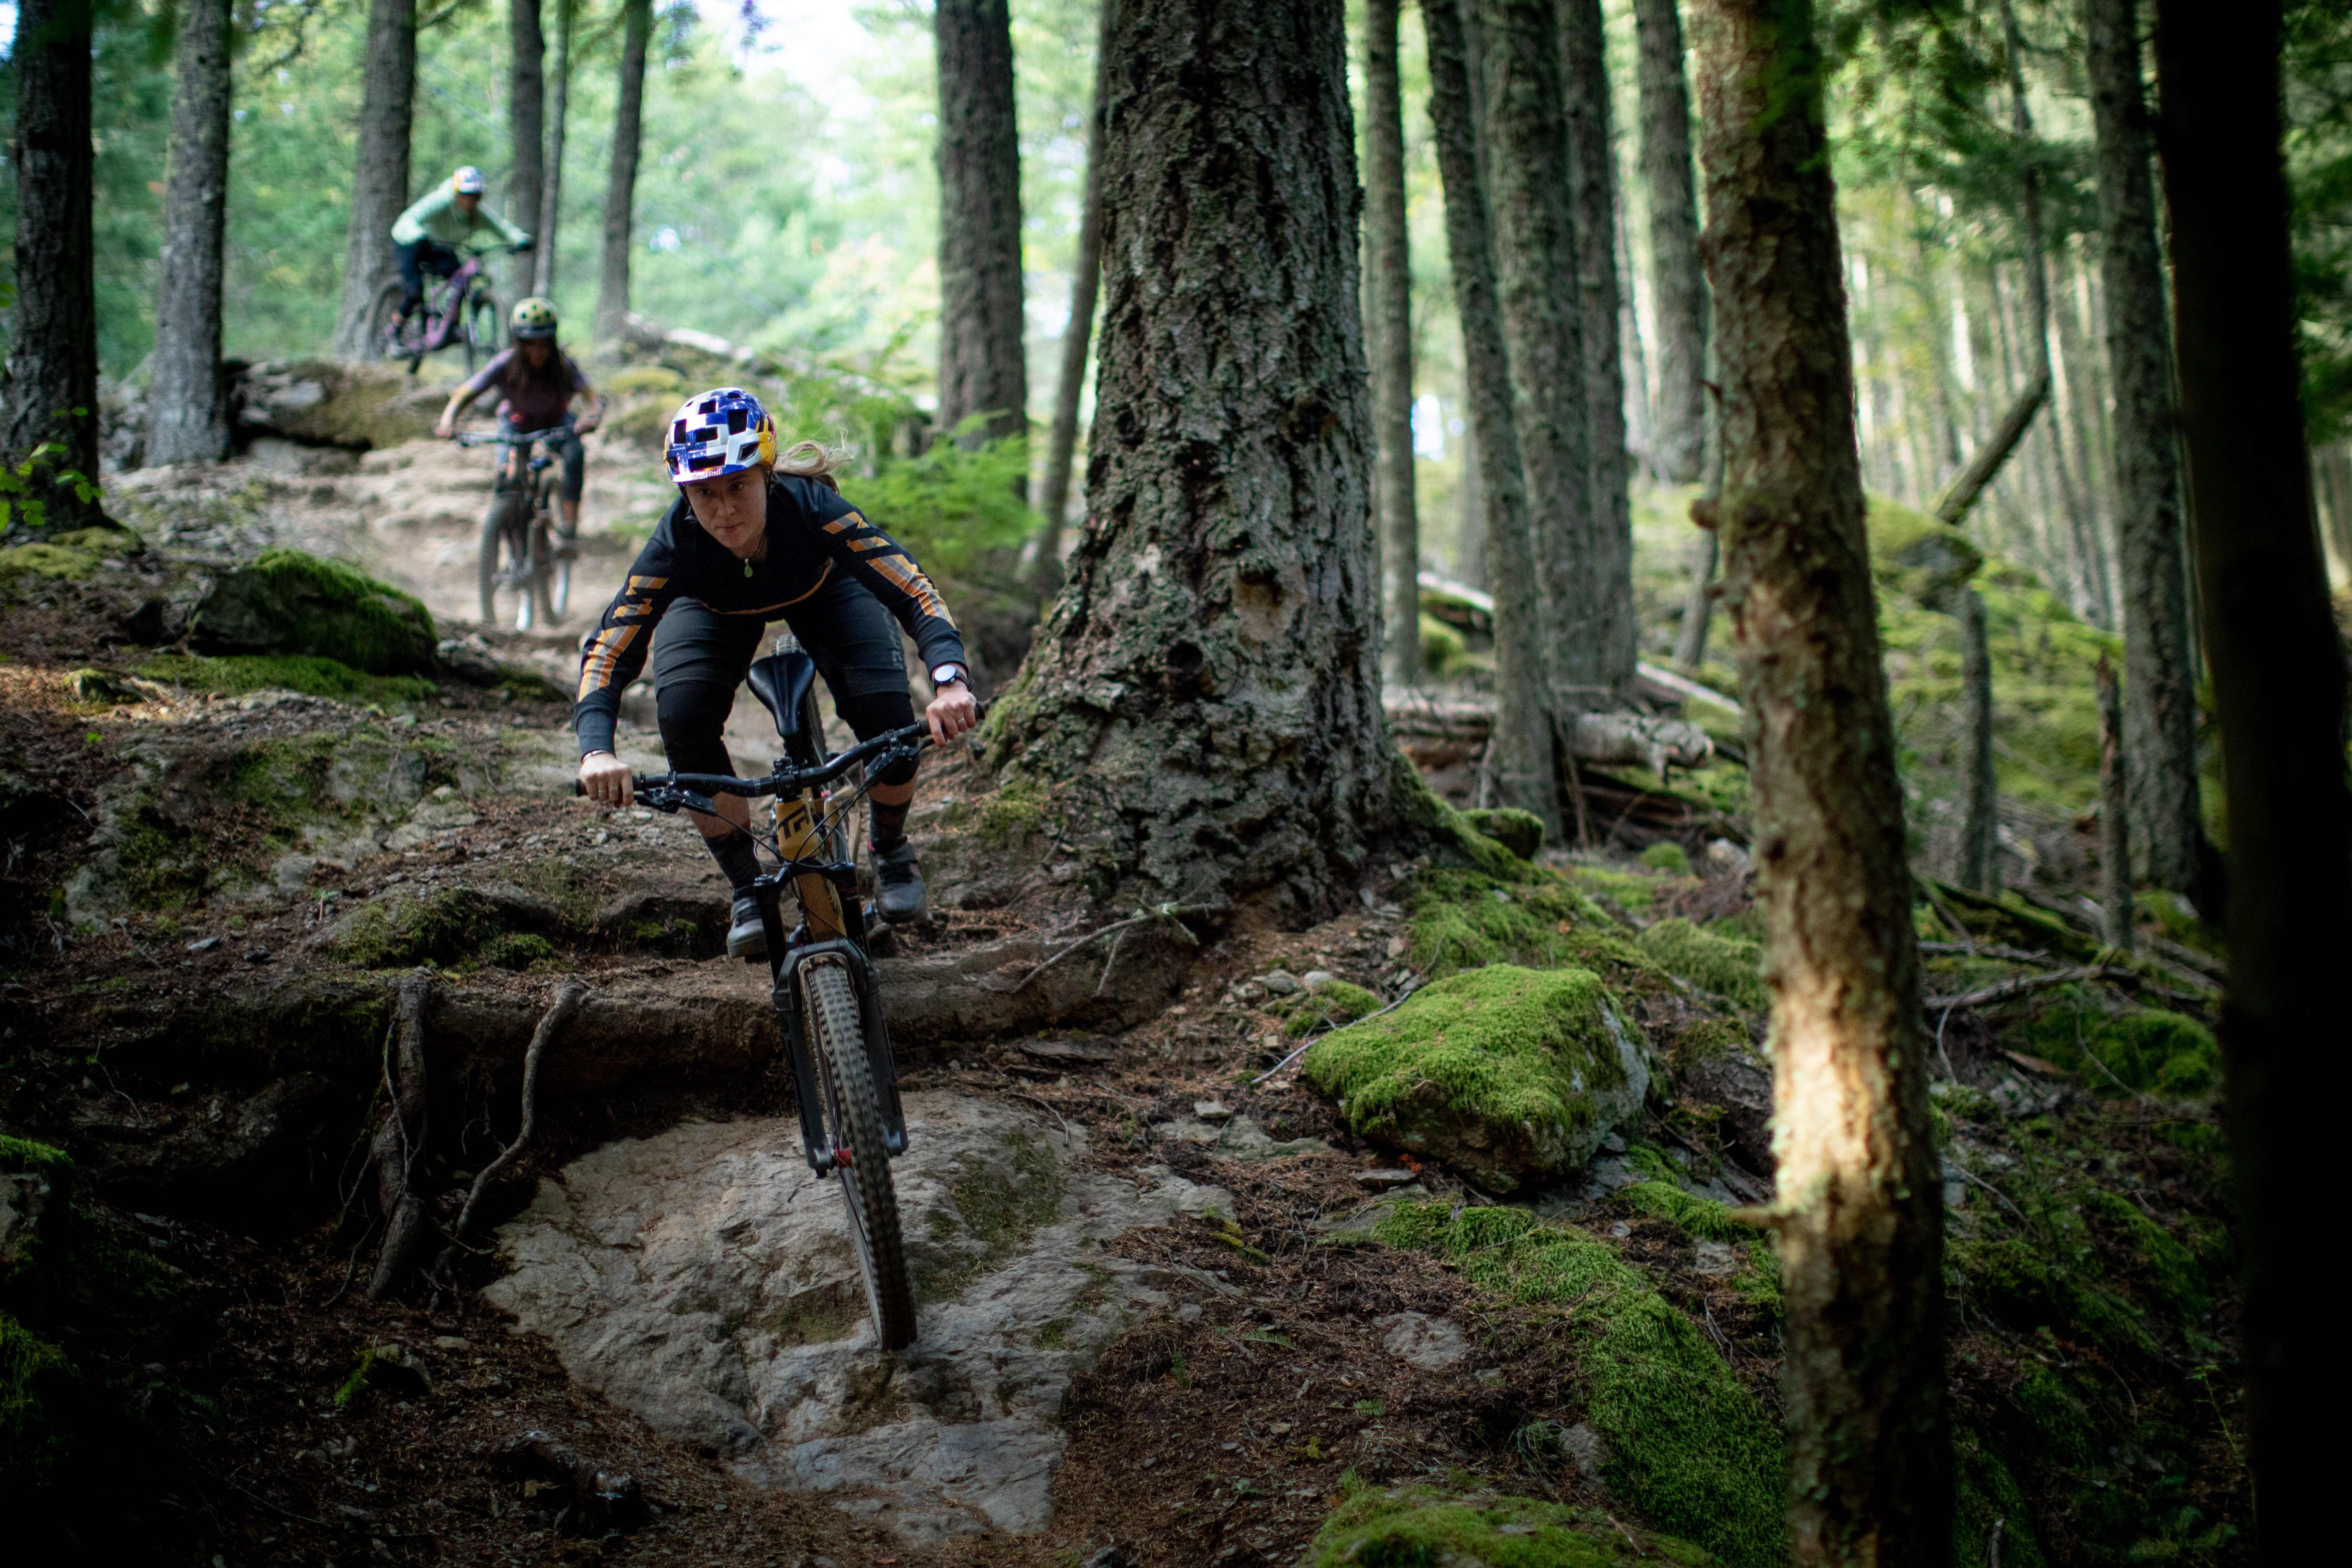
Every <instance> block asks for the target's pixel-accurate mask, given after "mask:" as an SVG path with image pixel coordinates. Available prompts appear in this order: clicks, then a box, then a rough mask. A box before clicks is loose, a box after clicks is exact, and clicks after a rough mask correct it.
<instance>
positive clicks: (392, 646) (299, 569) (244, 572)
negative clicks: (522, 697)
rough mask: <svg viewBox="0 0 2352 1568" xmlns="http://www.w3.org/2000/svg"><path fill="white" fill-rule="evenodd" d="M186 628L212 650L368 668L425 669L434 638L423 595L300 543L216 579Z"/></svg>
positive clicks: (429, 667)
mask: <svg viewBox="0 0 2352 1568" xmlns="http://www.w3.org/2000/svg"><path fill="white" fill-rule="evenodd" d="M189 635H190V637H192V638H193V639H194V641H195V642H196V643H197V644H198V645H199V646H201V647H205V649H206V650H207V651H211V652H223V653H247V654H252V653H275V654H302V655H308V656H310V657H312V658H329V659H333V660H335V661H336V662H338V663H341V664H345V665H349V666H350V667H351V668H353V669H358V670H363V671H365V672H366V673H368V674H370V675H429V674H430V673H432V671H433V668H434V662H435V649H436V646H437V639H436V633H435V631H434V627H433V616H432V615H431V614H430V613H429V612H428V611H427V610H426V609H425V603H424V601H423V600H421V599H419V598H417V597H416V596H415V595H413V594H405V593H403V592H401V591H400V590H399V589H397V588H394V587H392V586H390V585H389V584H383V583H379V582H377V581H376V580H375V579H374V578H373V577H370V576H369V575H368V574H365V573H364V572H360V571H357V570H354V569H353V568H352V567H350V566H346V565H344V564H342V563H341V562H337V561H322V560H320V558H319V557H317V556H315V555H306V554H304V553H303V552H300V551H299V550H272V551H268V552H265V553H264V554H263V555H262V557H261V558H260V559H259V560H258V561H256V562H255V563H253V564H252V565H250V566H247V567H244V568H241V569H240V570H238V571H235V572H231V573H228V574H226V575H224V576H222V577H221V578H219V579H218V580H217V581H215V583H214V584H213V588H212V592H211V593H209V594H207V595H205V600H204V602H203V603H202V604H201V605H197V607H196V613H195V615H194V616H193V617H192V618H191V620H190V622H189Z"/></svg>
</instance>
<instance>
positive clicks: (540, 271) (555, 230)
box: [530, 0, 580, 297]
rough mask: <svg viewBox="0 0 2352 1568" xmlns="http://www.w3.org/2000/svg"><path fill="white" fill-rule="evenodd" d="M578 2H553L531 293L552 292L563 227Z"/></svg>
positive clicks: (550, 293)
mask: <svg viewBox="0 0 2352 1568" xmlns="http://www.w3.org/2000/svg"><path fill="white" fill-rule="evenodd" d="M579 10H580V5H579V0H556V22H555V79H554V80H553V81H552V82H551V83H550V84H549V85H550V88H551V90H550V92H549V93H548V103H547V162H546V164H545V166H544V168H543V170H542V175H543V179H542V181H541V186H540V195H539V250H538V252H537V254H536V256H535V258H534V259H535V260H536V261H537V263H538V265H537V266H536V267H535V268H532V277H531V290H530V291H531V292H532V293H534V294H538V295H541V296H542V297H547V296H552V295H553V294H554V292H555V242H556V238H557V237H558V235H560V234H561V233H562V226H563V133H564V129H565V126H566V124H567V122H568V121H569V119H570V117H571V110H572V23H573V22H574V21H575V20H576V19H577V16H578V14H579Z"/></svg>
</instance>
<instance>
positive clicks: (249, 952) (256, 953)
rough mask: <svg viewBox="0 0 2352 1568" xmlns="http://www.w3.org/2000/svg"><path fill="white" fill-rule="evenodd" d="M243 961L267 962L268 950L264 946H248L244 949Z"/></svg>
mask: <svg viewBox="0 0 2352 1568" xmlns="http://www.w3.org/2000/svg"><path fill="white" fill-rule="evenodd" d="M245 961H246V962H247V963H268V962H269V950H268V948H266V947H248V948H247V949H246V950H245Z"/></svg>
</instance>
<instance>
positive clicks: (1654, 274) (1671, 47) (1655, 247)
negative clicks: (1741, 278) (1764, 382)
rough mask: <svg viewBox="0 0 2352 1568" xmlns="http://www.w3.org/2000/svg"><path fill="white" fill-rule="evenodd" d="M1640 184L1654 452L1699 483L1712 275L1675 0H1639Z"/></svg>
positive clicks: (1665, 469) (1680, 476) (1685, 479)
mask: <svg viewBox="0 0 2352 1568" xmlns="http://www.w3.org/2000/svg"><path fill="white" fill-rule="evenodd" d="M1633 31H1634V36H1635V37H1636V38H1637V40H1638V41H1639V50H1640V52H1639V54H1638V55H1637V57H1636V59H1637V62H1638V63H1637V67H1636V70H1637V76H1636V81H1637V82H1638V84H1639V87H1640V90H1641V97H1642V184H1643V188H1644V189H1645V190H1646V192H1647V193H1648V195H1649V198H1650V298H1651V300H1652V302H1653V305H1654V313H1655V315H1656V317H1657V322H1658V401H1657V406H1656V408H1655V410H1654V418H1655V425H1656V429H1655V437H1654V442H1653V448H1652V449H1653V451H1654V453H1655V455H1656V458H1657V464H1658V472H1659V473H1660V474H1662V475H1663V476H1664V478H1665V479H1666V480H1667V482H1668V483H1670V484H1677V485H1695V484H1696V483H1698V479H1699V464H1700V461H1701V457H1702V454H1703V453H1704V452H1705V450H1706V268H1704V267H1703V266H1701V265H1700V262H1699V258H1698V188H1697V185H1696V182H1695V181H1694V180H1693V178H1692V175H1691V144H1690V93H1689V89H1688V88H1687V87H1686V86H1685V83H1684V80H1683V27H1682V17H1681V15H1680V13H1679V11H1678V9H1677V7H1676V0H1633Z"/></svg>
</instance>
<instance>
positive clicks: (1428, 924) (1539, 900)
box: [1411, 846, 1671, 992]
mask: <svg viewBox="0 0 2352 1568" xmlns="http://www.w3.org/2000/svg"><path fill="white" fill-rule="evenodd" d="M1497 847H1498V848H1499V846H1497ZM1519 872H1520V874H1519V875H1518V876H1517V877H1516V878H1513V879H1501V878H1497V877H1494V876H1491V875H1488V874H1486V873H1484V872H1479V871H1466V870H1458V869H1455V870H1449V869H1433V870H1429V871H1424V872H1423V873H1421V874H1420V875H1419V876H1417V877H1415V878H1414V879H1413V880H1412V894H1411V897H1412V962H1413V965H1414V967H1415V968H1417V969H1419V970H1420V971H1421V972H1422V973H1424V974H1427V975H1429V976H1430V977H1431V978H1433V979H1442V978H1444V977H1445V976H1447V975H1451V974H1458V973H1462V972H1463V971H1465V970H1470V969H1477V968H1480V967H1482V966H1484V965H1486V964H1489V963H1517V964H1523V965H1525V966H1526V967H1528V968H1529V969H1560V968H1566V967H1568V966H1570V965H1574V966H1576V967H1577V968H1580V969H1590V970H1591V971H1593V972H1594V973H1597V974H1599V975H1601V977H1602V978H1603V979H1604V980H1606V981H1607V982H1608V983H1609V984H1610V986H1611V987H1612V989H1614V990H1617V991H1620V992H1623V991H1628V990H1633V991H1648V990H1665V989H1670V988H1671V987H1670V986H1669V985H1668V983H1667V981H1666V979H1665V973H1664V971H1663V970H1661V969H1660V968H1659V967H1658V965H1657V963H1656V961H1654V959H1652V958H1651V957H1650V956H1649V955H1648V954H1647V953H1644V952H1643V951H1642V950H1641V949H1640V948H1638V947H1636V946H1635V945H1634V944H1633V939H1632V937H1631V936H1630V935H1629V934H1627V933H1626V932H1624V931H1622V930H1620V929H1619V928H1618V927H1617V925H1615V924H1614V923H1613V922H1612V921H1611V920H1610V919H1609V917H1608V916H1606V915H1604V914H1602V913H1601V911H1600V910H1598V909H1596V908H1594V907H1593V905H1592V903H1591V901H1590V900H1587V899H1585V898H1584V897H1583V896H1582V895H1580V893H1579V892H1578V891H1577V890H1576V889H1575V887H1574V885H1572V884H1571V883H1570V881H1569V880H1568V879H1566V878H1564V877H1562V876H1560V875H1559V874H1557V873H1554V872H1552V871H1549V870H1545V869H1542V868H1536V867H1530V866H1526V865H1524V864H1521V865H1520V866H1519Z"/></svg>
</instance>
